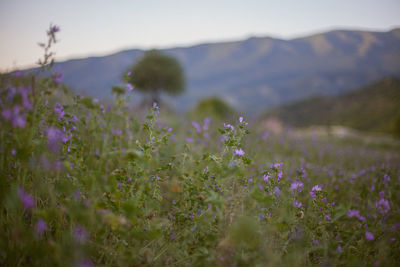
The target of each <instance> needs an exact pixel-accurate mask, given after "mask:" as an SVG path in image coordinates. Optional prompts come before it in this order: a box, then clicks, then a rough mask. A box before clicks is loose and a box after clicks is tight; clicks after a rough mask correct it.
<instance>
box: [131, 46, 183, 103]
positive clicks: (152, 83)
mask: <svg viewBox="0 0 400 267" xmlns="http://www.w3.org/2000/svg"><path fill="white" fill-rule="evenodd" d="M130 73H131V74H130V75H128V76H127V77H128V82H129V83H131V84H133V86H134V87H135V88H136V89H137V90H139V91H142V92H145V93H147V94H149V95H150V97H151V100H152V102H157V103H159V99H160V93H161V92H165V93H167V94H170V95H177V94H180V93H182V92H183V91H184V89H185V78H184V73H183V69H182V67H181V65H180V64H179V62H178V61H177V60H176V59H175V58H173V57H171V56H167V55H163V54H161V53H160V52H158V51H156V50H151V51H149V52H147V53H146V54H145V55H144V56H143V57H142V58H141V59H140V60H139V61H138V62H137V63H136V64H135V65H133V66H132V67H131V68H130Z"/></svg>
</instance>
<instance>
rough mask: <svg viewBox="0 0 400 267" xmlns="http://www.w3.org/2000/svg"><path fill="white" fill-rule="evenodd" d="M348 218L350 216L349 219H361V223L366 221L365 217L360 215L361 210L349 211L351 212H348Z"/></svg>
mask: <svg viewBox="0 0 400 267" xmlns="http://www.w3.org/2000/svg"><path fill="white" fill-rule="evenodd" d="M347 216H348V217H349V218H353V217H356V218H357V219H359V220H360V221H365V217H363V216H361V215H360V211H359V210H352V209H349V210H348V211H347Z"/></svg>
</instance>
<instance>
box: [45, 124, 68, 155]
mask: <svg viewBox="0 0 400 267" xmlns="http://www.w3.org/2000/svg"><path fill="white" fill-rule="evenodd" d="M64 137H65V136H64V134H63V133H62V132H61V131H60V130H59V129H57V128H54V127H49V128H48V129H47V145H48V147H49V149H50V151H51V152H53V153H57V152H58V150H59V148H60V143H61V141H62V140H63V139H64Z"/></svg>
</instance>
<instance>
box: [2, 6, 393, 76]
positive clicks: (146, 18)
mask: <svg viewBox="0 0 400 267" xmlns="http://www.w3.org/2000/svg"><path fill="white" fill-rule="evenodd" d="M399 14H400V0H292V1H289V0H194V1H190V0H142V1H136V0H131V1H128V0H120V1H119V0H0V36H1V41H0V70H1V71H5V70H13V69H15V68H21V67H27V66H32V65H33V64H34V63H35V62H36V61H37V59H38V58H39V57H41V55H42V51H41V49H40V48H39V47H38V46H37V43H38V42H43V41H46V34H45V32H46V30H47V29H48V27H49V25H50V23H52V24H56V25H58V26H60V28H61V31H60V33H59V34H58V39H59V40H60V42H59V43H57V45H56V47H55V51H56V59H57V60H58V61H61V60H65V59H71V58H81V57H86V56H93V55H107V54H111V53H113V52H117V51H120V50H124V49H131V48H145V49H149V48H166V47H174V46H187V45H193V44H198V43H203V42H217V41H227V40H240V39H244V38H247V37H250V36H271V37H277V38H284V39H290V38H294V37H300V36H305V35H308V34H311V33H316V32H323V31H326V30H331V29H361V30H376V31H387V30H390V29H393V28H395V27H400V15H399Z"/></svg>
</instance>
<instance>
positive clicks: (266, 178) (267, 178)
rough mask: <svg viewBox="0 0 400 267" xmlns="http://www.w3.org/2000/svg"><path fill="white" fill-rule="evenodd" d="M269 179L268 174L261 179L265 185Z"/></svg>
mask: <svg viewBox="0 0 400 267" xmlns="http://www.w3.org/2000/svg"><path fill="white" fill-rule="evenodd" d="M269 178H270V176H269V175H268V174H264V177H263V179H264V181H265V183H266V184H268V181H269Z"/></svg>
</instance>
